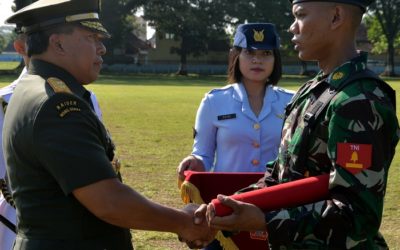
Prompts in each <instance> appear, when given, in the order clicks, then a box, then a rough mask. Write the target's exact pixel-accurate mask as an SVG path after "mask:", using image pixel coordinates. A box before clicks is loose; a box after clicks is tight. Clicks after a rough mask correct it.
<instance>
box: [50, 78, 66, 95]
mask: <svg viewBox="0 0 400 250" xmlns="http://www.w3.org/2000/svg"><path fill="white" fill-rule="evenodd" d="M47 82H48V83H49V85H50V87H51V88H52V89H53V90H54V92H56V93H68V94H72V91H71V90H70V89H69V88H68V86H67V84H65V82H63V81H62V80H60V79H58V78H56V77H50V78H48V79H47Z"/></svg>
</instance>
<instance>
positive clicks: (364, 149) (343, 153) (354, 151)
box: [336, 143, 372, 174]
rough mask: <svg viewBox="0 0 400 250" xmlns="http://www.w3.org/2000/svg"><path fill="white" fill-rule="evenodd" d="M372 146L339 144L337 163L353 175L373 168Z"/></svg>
mask: <svg viewBox="0 0 400 250" xmlns="http://www.w3.org/2000/svg"><path fill="white" fill-rule="evenodd" d="M371 159H372V145H371V144H355V143H338V144H337V158H336V163H337V164H338V165H340V166H341V167H343V168H345V169H346V170H347V171H349V172H351V173H352V174H357V173H359V172H361V171H362V170H364V169H367V168H369V167H370V166H371Z"/></svg>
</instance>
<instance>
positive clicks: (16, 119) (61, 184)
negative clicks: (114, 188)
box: [3, 60, 132, 250]
mask: <svg viewBox="0 0 400 250" xmlns="http://www.w3.org/2000/svg"><path fill="white" fill-rule="evenodd" d="M49 82H52V83H53V84H55V85H53V86H55V87H51V86H50V85H49ZM63 82H64V83H65V84H63ZM66 86H67V87H66ZM55 90H56V91H55ZM57 90H59V91H57ZM63 92H64V93H63ZM66 92H70V93H66ZM87 92H88V91H87V90H86V89H85V88H84V87H83V86H82V85H81V84H80V83H78V82H77V81H76V79H74V78H73V77H72V76H71V75H70V74H69V73H67V72H66V71H64V70H63V69H61V68H59V67H57V66H55V65H52V64H50V63H47V62H44V61H40V60H32V61H31V65H30V69H29V74H28V75H27V76H25V77H24V78H23V79H22V80H21V82H20V84H19V85H18V86H17V88H16V89H15V92H14V95H13V98H12V99H11V101H10V104H9V106H8V109H7V113H6V117H5V123H4V137H3V145H4V154H5V158H6V160H7V166H8V169H7V171H8V174H9V177H10V182H11V188H12V190H13V198H14V199H15V204H16V207H17V217H18V236H17V241H16V247H15V248H14V249H29V250H30V249H38V250H44V249H52V250H54V249H57V250H59V249H82V250H83V249H85V250H90V249H93V250H94V249H96V250H97V249H101V250H103V249H107V250H112V249H115V250H125V249H132V243H131V237H130V233H129V230H128V229H123V228H120V227H116V226H113V225H111V224H108V223H106V222H104V221H102V220H100V219H98V218H97V217H95V216H94V215H93V214H91V213H90V212H89V211H88V210H87V209H86V208H85V207H83V206H82V205H81V204H80V203H79V202H78V201H77V200H76V199H75V197H74V196H73V195H72V191H73V190H75V189H77V188H80V187H84V186H87V185H90V184H92V183H95V182H98V181H100V180H104V179H110V178H116V177H117V176H116V173H115V172H114V170H113V169H112V166H111V163H110V160H111V159H112V146H113V145H112V143H111V140H110V138H109V136H108V134H107V131H106V129H105V128H104V126H103V124H102V123H101V122H100V120H99V119H98V118H97V116H96V114H95V113H94V111H93V109H92V108H91V102H90V98H89V99H88V98H87V97H88V96H87Z"/></svg>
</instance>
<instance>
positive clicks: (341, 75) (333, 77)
mask: <svg viewBox="0 0 400 250" xmlns="http://www.w3.org/2000/svg"><path fill="white" fill-rule="evenodd" d="M343 77H344V73H343V72H336V73H335V74H333V76H332V79H333V80H335V81H336V80H340V79H342V78H343Z"/></svg>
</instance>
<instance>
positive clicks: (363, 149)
mask: <svg viewBox="0 0 400 250" xmlns="http://www.w3.org/2000/svg"><path fill="white" fill-rule="evenodd" d="M366 61H367V54H366V53H361V54H360V55H359V56H358V57H356V58H354V59H353V60H351V61H349V62H347V63H345V64H343V65H342V66H340V67H338V68H337V69H335V70H334V72H332V73H331V74H330V75H328V76H323V75H322V74H321V73H320V74H319V75H317V76H316V77H315V78H314V79H313V80H311V81H309V82H307V83H306V84H305V85H303V86H302V88H301V89H300V90H299V92H298V94H297V95H296V96H295V97H294V98H293V101H292V103H291V105H290V110H291V111H290V113H289V114H288V115H287V117H286V120H285V124H284V128H283V131H282V140H281V147H280V152H279V156H278V159H277V160H276V161H275V162H273V163H271V164H270V165H269V166H268V167H269V168H270V173H271V176H270V177H268V178H266V181H265V183H266V184H267V185H271V183H282V182H288V181H293V180H296V179H300V178H304V177H308V176H316V175H320V174H323V173H330V181H329V190H330V199H329V200H324V201H320V202H316V203H313V204H306V205H304V206H300V207H295V208H289V209H282V210H278V211H274V212H270V213H267V214H266V220H267V223H268V231H269V242H270V245H271V249H387V245H386V243H385V240H384V239H383V237H382V236H381V234H380V233H379V231H378V230H379V227H380V223H381V219H382V211H383V201H384V196H385V190H386V184H387V177H388V170H389V166H390V163H391V161H392V159H393V156H394V153H395V147H396V145H397V142H398V140H399V126H398V121H397V117H396V112H395V109H394V107H393V105H392V104H391V102H390V98H389V97H388V95H387V93H385V92H384V91H383V90H382V89H381V88H380V87H379V85H378V84H377V83H376V81H375V80H371V79H363V80H356V81H354V82H352V83H350V84H349V85H347V86H346V87H344V89H342V91H340V92H339V93H338V94H337V95H336V96H335V97H334V98H333V99H332V100H331V102H330V103H329V104H328V106H327V109H326V110H325V111H324V112H323V113H322V114H321V115H320V116H319V117H318V118H317V122H316V127H315V128H314V129H313V131H312V132H311V134H310V136H309V138H307V140H308V141H307V145H305V146H303V145H302V140H304V138H303V137H302V136H301V135H302V134H303V128H304V119H303V117H304V112H305V111H306V110H307V107H308V106H309V105H310V104H311V103H312V102H313V101H315V100H316V99H317V98H318V97H319V95H321V94H322V92H323V91H325V90H326V88H329V87H331V88H332V87H333V88H335V87H337V86H339V85H340V83H342V82H343V81H345V80H346V78H347V77H349V76H350V75H351V74H354V73H355V72H359V71H362V70H365V68H366ZM302 148H303V149H302ZM302 150H305V151H302ZM301 151H302V152H305V154H306V155H305V156H306V157H305V164H301V165H300V164H296V163H297V161H298V160H299V153H300V152H301Z"/></svg>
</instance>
